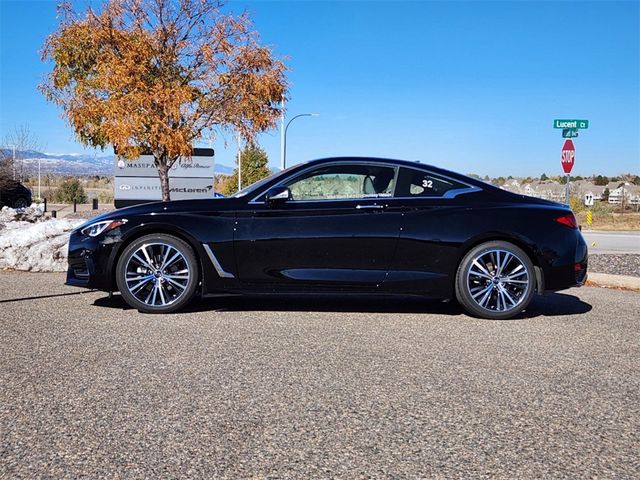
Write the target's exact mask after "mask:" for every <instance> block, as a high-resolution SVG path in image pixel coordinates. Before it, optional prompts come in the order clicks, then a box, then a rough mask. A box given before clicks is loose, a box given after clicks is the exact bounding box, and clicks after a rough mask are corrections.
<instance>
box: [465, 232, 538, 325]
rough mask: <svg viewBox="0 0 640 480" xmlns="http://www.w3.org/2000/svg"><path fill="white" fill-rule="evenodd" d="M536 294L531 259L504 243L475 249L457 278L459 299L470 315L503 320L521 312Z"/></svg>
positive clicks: (466, 257)
mask: <svg viewBox="0 0 640 480" xmlns="http://www.w3.org/2000/svg"><path fill="white" fill-rule="evenodd" d="M534 293H535V273H534V269H533V263H532V262H531V259H530V258H529V256H528V255H527V254H526V253H525V252H524V251H523V250H522V249H521V248H518V247H517V246H515V245H513V244H512V243H509V242H504V241H491V242H486V243H483V244H481V245H478V246H476V247H474V248H472V249H471V250H470V251H469V252H468V253H467V254H466V255H465V257H464V258H463V259H462V261H461V262H460V265H459V266H458V272H457V274H456V297H457V299H458V301H459V302H460V304H461V305H462V306H463V307H464V309H465V310H466V311H467V312H468V313H470V314H471V315H474V316H477V317H482V318H488V319H492V320H504V319H507V318H511V317H514V316H515V315H517V314H518V313H520V312H522V311H523V310H524V309H525V308H527V306H528V305H529V303H530V302H531V299H532V298H533V295H534Z"/></svg>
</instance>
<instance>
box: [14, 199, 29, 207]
mask: <svg viewBox="0 0 640 480" xmlns="http://www.w3.org/2000/svg"><path fill="white" fill-rule="evenodd" d="M28 206H29V202H27V199H26V198H24V197H18V198H16V199H15V201H14V202H13V208H27V207H28Z"/></svg>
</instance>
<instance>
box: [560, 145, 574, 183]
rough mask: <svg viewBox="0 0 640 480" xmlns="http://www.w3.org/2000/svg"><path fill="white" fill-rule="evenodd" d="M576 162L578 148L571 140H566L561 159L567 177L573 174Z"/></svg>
mask: <svg viewBox="0 0 640 480" xmlns="http://www.w3.org/2000/svg"><path fill="white" fill-rule="evenodd" d="M575 161H576V148H575V147H574V146H573V142H572V141H571V140H565V142H564V145H563V146H562V156H561V157H560V162H561V164H562V169H563V170H564V173H566V174H567V175H569V174H570V173H571V169H572V168H573V164H574V163H575Z"/></svg>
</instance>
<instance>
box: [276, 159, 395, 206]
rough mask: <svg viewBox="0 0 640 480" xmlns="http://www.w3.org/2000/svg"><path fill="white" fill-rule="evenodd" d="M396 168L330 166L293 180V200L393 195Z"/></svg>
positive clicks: (290, 186) (291, 184)
mask: <svg viewBox="0 0 640 480" xmlns="http://www.w3.org/2000/svg"><path fill="white" fill-rule="evenodd" d="M395 173H396V172H395V168H391V167H382V166H376V165H330V166H327V167H321V168H318V169H316V170H312V171H311V172H307V173H306V174H304V175H303V176H302V177H297V178H295V179H293V180H292V181H291V182H290V183H289V184H287V187H289V189H290V190H291V196H292V197H293V200H299V201H308V200H342V199H351V198H369V197H371V198H378V197H391V196H392V195H393V187H394V178H395Z"/></svg>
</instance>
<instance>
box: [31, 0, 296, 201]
mask: <svg viewBox="0 0 640 480" xmlns="http://www.w3.org/2000/svg"><path fill="white" fill-rule="evenodd" d="M222 6H223V5H222V3H221V2H220V1H218V0H107V1H106V3H105V4H104V5H103V7H102V10H101V11H95V10H93V9H91V8H89V9H88V10H87V11H86V12H85V13H84V14H78V13H75V12H74V11H73V9H72V7H71V5H70V4H69V3H68V2H65V3H63V4H61V5H60V6H59V12H60V14H61V15H60V16H61V22H60V25H59V27H58V29H57V31H56V32H54V33H53V34H52V35H51V36H49V38H48V39H47V41H46V42H45V45H44V48H43V54H42V57H43V60H45V61H52V62H53V70H52V71H51V72H50V73H49V75H48V76H47V78H46V79H45V81H44V82H43V83H42V85H40V89H41V91H42V92H43V94H44V95H45V97H46V98H47V99H48V100H50V101H52V102H54V103H55V104H56V105H58V106H60V107H62V109H63V117H64V118H65V119H66V120H67V121H68V122H69V123H70V124H71V126H72V127H73V128H74V130H75V132H76V135H77V136H78V138H79V139H80V141H81V142H83V143H84V144H86V145H89V146H93V147H101V148H105V147H106V146H107V145H109V144H111V145H113V147H114V149H115V150H116V151H117V152H118V154H119V155H122V156H124V157H126V158H128V159H130V160H134V159H136V158H138V157H139V156H140V155H141V154H142V153H143V152H150V153H151V154H152V155H153V156H154V159H155V164H156V166H157V168H158V175H159V177H160V184H161V187H162V199H163V200H165V201H166V200H169V199H170V194H169V169H170V168H171V166H172V165H173V164H174V163H175V162H176V161H177V160H178V158H179V157H185V158H189V157H190V156H191V149H192V146H193V143H194V142H195V141H197V140H198V139H200V138H202V135H203V134H204V133H208V132H211V131H216V130H218V131H225V130H226V131H230V132H231V131H233V132H234V133H235V132H238V133H239V134H240V135H241V136H242V137H243V138H244V139H245V140H247V141H248V142H249V143H251V142H253V141H254V139H255V136H256V135H257V134H258V133H260V132H263V131H266V130H269V129H271V128H273V127H275V126H276V124H277V121H278V119H279V118H280V116H281V115H282V111H281V110H280V101H281V99H282V98H284V96H285V95H286V93H287V92H286V90H287V82H286V78H285V71H286V67H285V65H284V64H283V62H282V61H281V60H279V59H277V58H275V56H274V55H273V52H272V51H271V49H270V48H268V47H266V46H263V45H260V44H259V42H258V35H257V33H256V32H255V31H254V30H252V26H251V23H250V21H249V19H248V17H247V16H246V15H241V16H233V15H229V14H225V13H223V12H222V11H221V8H222Z"/></svg>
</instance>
